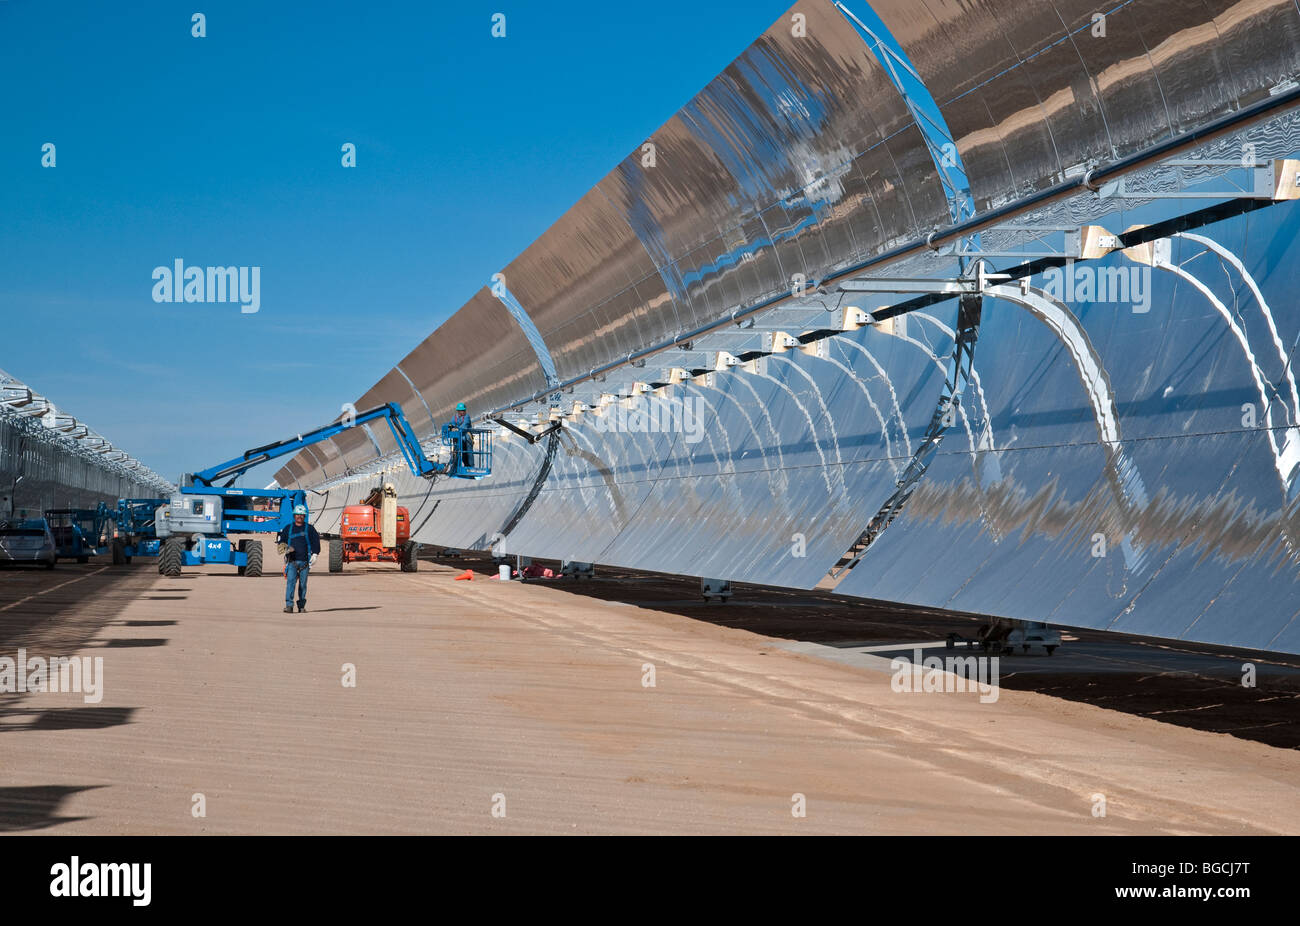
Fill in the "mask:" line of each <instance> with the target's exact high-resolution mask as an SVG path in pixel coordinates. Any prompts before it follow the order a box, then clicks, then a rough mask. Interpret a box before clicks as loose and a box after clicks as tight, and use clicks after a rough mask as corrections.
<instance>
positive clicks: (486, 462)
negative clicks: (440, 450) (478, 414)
mask: <svg viewBox="0 0 1300 926" xmlns="http://www.w3.org/2000/svg"><path fill="white" fill-rule="evenodd" d="M442 443H443V445H444V446H446V447H449V448H451V461H450V463H449V474H450V475H452V476H459V477H461V478H470V479H474V478H479V477H482V476H490V475H492V432H491V431H490V430H488V429H487V428H458V427H455V426H454V425H450V424H445V425H443V426H442Z"/></svg>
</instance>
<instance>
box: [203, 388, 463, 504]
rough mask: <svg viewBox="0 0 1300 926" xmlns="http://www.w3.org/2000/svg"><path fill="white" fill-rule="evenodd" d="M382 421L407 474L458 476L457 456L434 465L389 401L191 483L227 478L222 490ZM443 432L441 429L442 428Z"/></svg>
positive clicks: (251, 453)
mask: <svg viewBox="0 0 1300 926" xmlns="http://www.w3.org/2000/svg"><path fill="white" fill-rule="evenodd" d="M379 418H383V419H385V420H386V421H387V422H388V427H389V429H390V430H391V431H392V432H393V439H394V440H395V441H396V442H397V447H398V449H399V450H401V452H402V457H403V458H404V459H405V460H406V465H407V466H409V467H410V468H411V472H412V473H414V474H415V475H417V476H423V477H425V478H426V479H428V478H431V477H433V476H442V475H450V476H457V475H461V472H460V470H461V469H462V468H463V467H462V466H461V465H460V462H459V460H458V457H459V456H460V455H459V454H453V455H452V459H451V462H450V463H435V462H433V461H432V460H430V459H429V458H428V457H426V456H425V455H424V450H423V449H422V448H421V447H420V441H419V439H418V438H417V437H416V436H415V431H414V430H413V429H412V428H411V423H410V422H409V421H407V420H406V416H405V415H403V414H402V409H401V407H400V406H398V404H397V403H396V402H389V403H387V404H386V405H379V406H376V407H375V408H372V409H370V410H369V411H365V412H360V413H358V414H357V416H356V417H355V418H353V419H351V420H349V421H336V422H334V423H332V424H327V425H325V426H324V427H320V428H317V429H316V430H314V431H308V432H307V433H306V434H299V435H297V436H296V437H291V438H289V439H288V440H282V441H278V442H276V443H274V444H266V445H265V446H263V447H254V448H253V449H252V450H246V451H244V454H243V456H239V457H235V458H234V459H232V460H227V461H226V462H224V463H218V464H217V465H216V466H212V467H209V468H208V469H205V470H202V471H200V472H197V473H194V475H193V480H194V483H193V484H194V485H196V486H208V487H212V485H213V483H214V482H216V481H217V480H219V479H227V477H229V478H228V481H227V482H225V483H224V484H223V486H222V488H229V487H230V486H233V485H234V483H235V480H236V479H237V478H239V476H240V475H241V474H243V473H245V472H247V471H248V470H250V469H252V468H253V467H254V466H258V465H260V464H262V463H265V462H267V461H268V460H274V459H276V458H277V457H282V456H285V455H286V454H290V453H297V452H298V451H299V450H301V449H303V448H304V447H307V446H310V445H311V444H316V443H320V442H321V441H323V440H329V439H330V438H331V437H333V436H334V435H336V434H341V433H342V432H343V431H346V430H348V429H350V428H355V427H358V426H360V425H363V424H367V423H368V422H371V421H375V420H377V419H379ZM444 430H445V429H444Z"/></svg>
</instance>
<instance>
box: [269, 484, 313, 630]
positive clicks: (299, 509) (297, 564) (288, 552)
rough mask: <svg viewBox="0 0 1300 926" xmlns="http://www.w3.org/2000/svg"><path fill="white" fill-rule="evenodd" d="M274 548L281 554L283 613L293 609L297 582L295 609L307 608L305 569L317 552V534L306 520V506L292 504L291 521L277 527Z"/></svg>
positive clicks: (310, 565)
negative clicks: (278, 529)
mask: <svg viewBox="0 0 1300 926" xmlns="http://www.w3.org/2000/svg"><path fill="white" fill-rule="evenodd" d="M275 539H276V549H278V550H279V551H280V553H282V554H283V555H284V579H285V582H284V613H285V614H292V613H293V587H294V585H295V584H297V586H298V612H299V613H302V612H303V611H306V610H307V573H309V572H311V567H312V566H314V565H315V564H316V557H317V556H318V555H319V554H320V534H318V533H316V528H314V527H312V526H311V525H310V524H308V523H307V506H306V505H295V506H294V509H293V524H291V525H285V526H284V527H282V528H280V533H279V534H278V535H277V536H276V538H275Z"/></svg>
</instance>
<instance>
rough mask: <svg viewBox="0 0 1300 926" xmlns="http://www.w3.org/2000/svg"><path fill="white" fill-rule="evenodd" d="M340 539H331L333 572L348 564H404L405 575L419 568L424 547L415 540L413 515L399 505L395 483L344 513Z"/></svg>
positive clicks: (331, 565) (388, 484)
mask: <svg viewBox="0 0 1300 926" xmlns="http://www.w3.org/2000/svg"><path fill="white" fill-rule="evenodd" d="M339 531H340V536H338V537H331V538H330V572H342V571H343V564H344V563H401V564H402V572H415V571H416V569H417V568H418V567H419V559H418V558H417V557H418V554H419V552H420V545H419V544H418V543H416V542H415V541H414V540H412V539H411V521H410V513H409V512H408V511H407V510H406V509H405V508H404V507H401V506H399V505H398V504H397V490H396V489H395V488H393V486H392V484H391V483H385V484H384V485H383V486H381V487H380V488H377V489H375V490H374V491H373V492H371V493H370V494H369V495H368V496H366V500H365V501H364V502H363V503H362V504H360V505H348V506H347V507H346V508H344V509H343V520H342V521H341V522H340V524H339Z"/></svg>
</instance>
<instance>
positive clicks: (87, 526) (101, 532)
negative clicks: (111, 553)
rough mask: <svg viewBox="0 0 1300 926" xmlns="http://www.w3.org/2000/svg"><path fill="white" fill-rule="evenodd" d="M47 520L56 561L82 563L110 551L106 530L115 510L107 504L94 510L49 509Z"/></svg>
mask: <svg viewBox="0 0 1300 926" xmlns="http://www.w3.org/2000/svg"><path fill="white" fill-rule="evenodd" d="M45 520H46V521H48V522H49V524H50V532H51V533H52V534H53V535H54V547H55V557H56V559H75V560H76V561H77V562H79V563H86V562H89V561H90V558H91V557H92V556H99V555H101V554H103V553H107V552H108V545H107V544H108V538H107V535H106V534H107V531H108V530H109V529H110V528H109V525H110V524H111V523H112V521H113V509H111V508H109V507H108V504H107V503H105V502H100V503H99V505H98V507H95V508H47V509H46V510H45Z"/></svg>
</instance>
